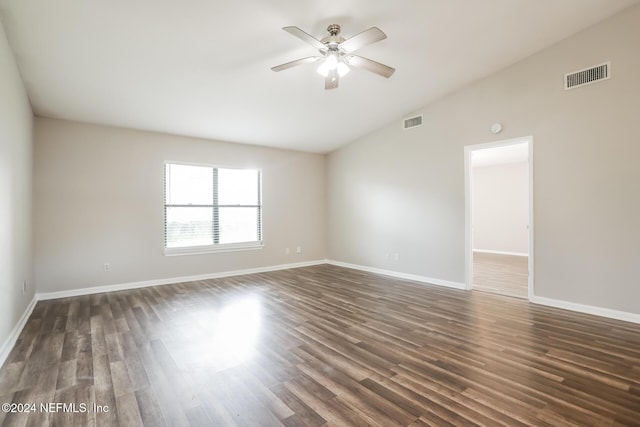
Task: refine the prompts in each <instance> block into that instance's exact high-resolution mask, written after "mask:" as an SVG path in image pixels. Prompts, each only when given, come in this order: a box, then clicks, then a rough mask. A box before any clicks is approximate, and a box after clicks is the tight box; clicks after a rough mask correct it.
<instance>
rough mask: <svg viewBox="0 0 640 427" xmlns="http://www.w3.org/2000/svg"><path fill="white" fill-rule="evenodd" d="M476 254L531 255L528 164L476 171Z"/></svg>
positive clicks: (475, 168) (474, 169)
mask: <svg viewBox="0 0 640 427" xmlns="http://www.w3.org/2000/svg"><path fill="white" fill-rule="evenodd" d="M472 177H473V196H472V200H473V202H472V203H473V208H472V212H473V221H472V223H473V250H474V251H494V252H505V253H510V254H517V255H527V254H528V253H529V229H528V228H527V225H528V224H529V164H528V163H527V162H519V163H509V164H502V165H494V166H483V167H474V168H473V174H472Z"/></svg>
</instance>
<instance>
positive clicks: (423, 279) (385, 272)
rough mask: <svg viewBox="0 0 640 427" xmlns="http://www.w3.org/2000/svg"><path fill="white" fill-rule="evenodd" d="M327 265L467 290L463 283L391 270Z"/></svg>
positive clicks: (331, 262)
mask: <svg viewBox="0 0 640 427" xmlns="http://www.w3.org/2000/svg"><path fill="white" fill-rule="evenodd" d="M327 263H328V264H331V265H335V266H338V267H345V268H352V269H354V270H361V271H367V272H369V273H375V274H383V275H385V276H391V277H397V278H399V279H407V280H413V281H415V282H421V283H428V284H431V285H438V286H446V287H447V288H454V289H467V287H466V285H465V284H464V283H459V282H451V281H448V280H442V279H433V278H431V277H425V276H418V275H416V274H408V273H401V272H399V271H392V270H383V269H381V268H374V267H367V266H364V265H357V264H349V263H346V262H341V261H333V260H328V261H327Z"/></svg>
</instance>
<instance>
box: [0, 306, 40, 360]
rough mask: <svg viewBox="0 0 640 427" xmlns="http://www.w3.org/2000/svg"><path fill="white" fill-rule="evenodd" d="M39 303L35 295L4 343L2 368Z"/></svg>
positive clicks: (0, 349) (1, 349)
mask: <svg viewBox="0 0 640 427" xmlns="http://www.w3.org/2000/svg"><path fill="white" fill-rule="evenodd" d="M37 302H38V298H37V295H34V296H33V299H32V300H31V302H30V303H29V305H28V306H27V308H26V309H25V310H24V313H22V316H21V317H20V320H18V323H16V325H15V326H14V328H13V329H12V330H11V333H10V334H9V336H8V337H7V339H6V340H5V341H4V343H2V347H0V368H1V367H2V365H4V362H5V361H6V360H7V357H9V353H11V350H12V349H13V346H14V345H15V344H16V341H18V337H19V336H20V333H21V332H22V329H23V328H24V325H26V324H27V320H29V316H31V313H33V309H34V308H35V306H36V303H37Z"/></svg>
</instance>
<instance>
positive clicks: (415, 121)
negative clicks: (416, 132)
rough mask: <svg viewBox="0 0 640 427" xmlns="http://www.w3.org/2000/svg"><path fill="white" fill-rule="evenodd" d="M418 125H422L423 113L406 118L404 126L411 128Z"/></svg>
mask: <svg viewBox="0 0 640 427" xmlns="http://www.w3.org/2000/svg"><path fill="white" fill-rule="evenodd" d="M416 126H422V114H420V115H419V116H415V117H409V118H408V119H404V128H405V129H410V128H414V127H416Z"/></svg>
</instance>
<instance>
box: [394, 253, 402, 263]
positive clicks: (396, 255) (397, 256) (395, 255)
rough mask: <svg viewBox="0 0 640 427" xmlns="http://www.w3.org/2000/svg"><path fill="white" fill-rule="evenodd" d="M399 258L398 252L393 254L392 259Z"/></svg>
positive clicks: (396, 259)
mask: <svg viewBox="0 0 640 427" xmlns="http://www.w3.org/2000/svg"><path fill="white" fill-rule="evenodd" d="M399 259H400V254H399V253H398V252H396V253H394V254H393V260H394V261H398V260H399Z"/></svg>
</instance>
